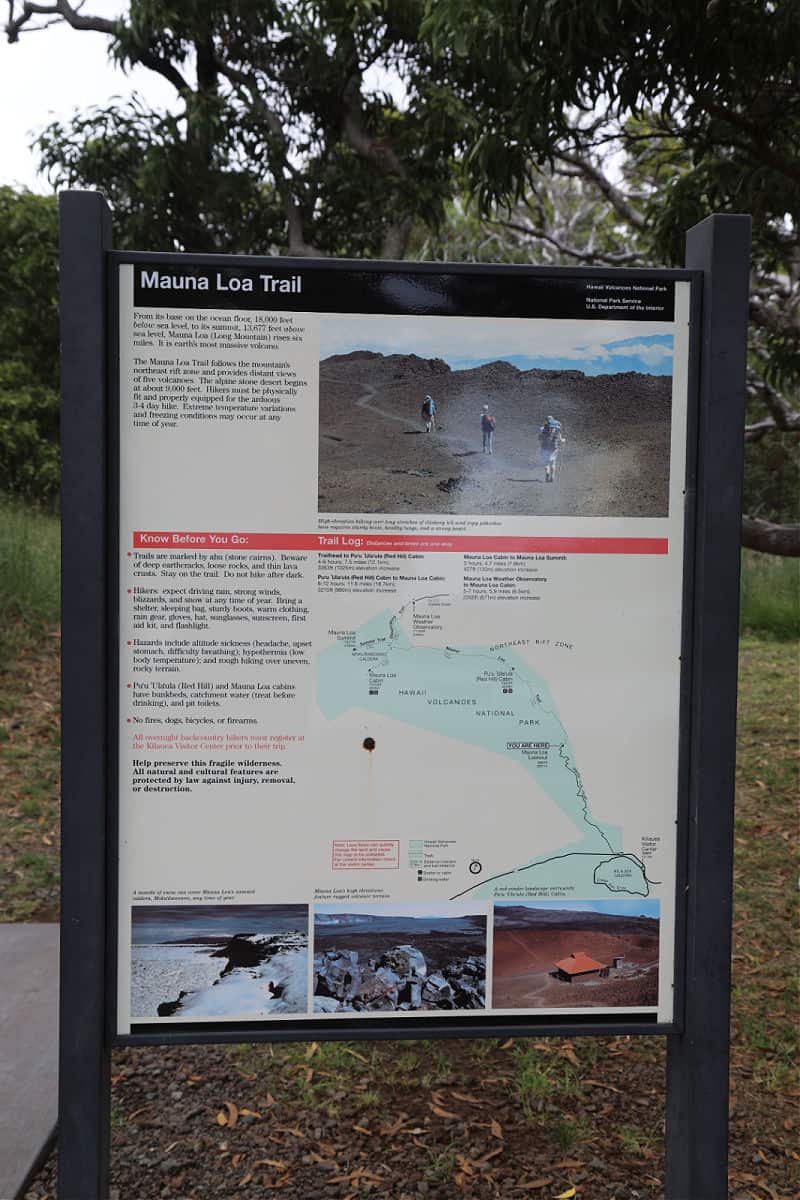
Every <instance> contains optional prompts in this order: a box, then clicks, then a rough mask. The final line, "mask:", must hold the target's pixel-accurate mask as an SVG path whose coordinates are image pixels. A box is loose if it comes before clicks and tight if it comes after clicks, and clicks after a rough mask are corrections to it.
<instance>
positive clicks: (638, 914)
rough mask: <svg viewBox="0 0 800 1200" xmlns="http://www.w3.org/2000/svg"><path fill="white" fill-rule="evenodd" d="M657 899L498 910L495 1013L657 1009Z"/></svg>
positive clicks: (505, 905) (506, 905)
mask: <svg viewBox="0 0 800 1200" xmlns="http://www.w3.org/2000/svg"><path fill="white" fill-rule="evenodd" d="M658 951H659V902H658V901H657V900H643V899H634V900H597V901H579V900H558V901H556V900H554V901H543V900H542V901H527V900H519V901H509V902H502V903H496V904H495V906H494V956H493V981H492V1006H493V1007H494V1008H515V1009H519V1008H525V1009H528V1008H547V1009H558V1008H655V1007H657V1005H658Z"/></svg>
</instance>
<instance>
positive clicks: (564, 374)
mask: <svg viewBox="0 0 800 1200" xmlns="http://www.w3.org/2000/svg"><path fill="white" fill-rule="evenodd" d="M661 328H662V327H661V325H659V326H658V329H659V331H658V332H656V330H655V327H654V326H652V325H651V326H649V327H646V328H644V329H642V326H641V325H637V324H636V323H635V322H622V321H620V322H611V321H609V322H605V321H594V322H582V321H538V322H532V321H527V322H525V321H515V320H511V321H508V322H503V321H498V320H483V319H480V318H467V319H465V318H461V319H459V318H449V317H430V318H425V317H410V318H409V317H405V318H403V317H392V318H386V317H358V318H354V317H344V316H338V317H326V318H324V319H323V322H322V328H321V335H320V336H321V344H320V369H319V497H318V511H319V512H321V513H392V514H397V513H407V514H416V513H434V514H438V513H442V514H445V513H455V514H469V515H483V514H490V515H498V514H501V515H520V516H526V515H540V514H542V515H544V514H548V515H554V516H590V517H591V516H597V517H612V516H613V517H660V516H665V515H667V512H668V501H669V462H670V436H671V414H672V353H673V337H672V334H671V332H670V333H667V332H661V331H660V330H661ZM663 329H664V330H667V329H671V326H668V325H666V324H664V325H663Z"/></svg>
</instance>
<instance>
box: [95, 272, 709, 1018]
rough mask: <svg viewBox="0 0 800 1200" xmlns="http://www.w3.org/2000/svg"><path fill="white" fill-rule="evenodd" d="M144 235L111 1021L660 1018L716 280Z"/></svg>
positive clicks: (130, 390)
mask: <svg viewBox="0 0 800 1200" xmlns="http://www.w3.org/2000/svg"><path fill="white" fill-rule="evenodd" d="M116 264H117V265H116V267H115V270H116V272H118V287H119V418H118V421H119V549H120V567H119V635H120V645H119V714H118V719H119V726H118V727H119V744H118V763H119V776H118V803H119V869H118V931H117V946H118V955H117V970H118V987H117V1032H118V1033H119V1034H122V1035H124V1034H127V1033H130V1032H132V1031H133V1032H136V1031H153V1030H160V1029H161V1028H162V1027H163V1028H176V1027H189V1028H192V1029H195V1028H197V1029H198V1032H200V1031H202V1030H204V1029H205V1030H213V1029H218V1028H220V1027H224V1026H225V1025H226V1024H230V1023H232V1022H233V1023H237V1024H242V1023H252V1027H253V1029H258V1028H262V1027H272V1026H274V1025H275V1024H276V1023H286V1022H290V1023H291V1022H316V1023H317V1025H318V1026H319V1028H320V1030H322V1029H324V1028H326V1027H327V1028H330V1027H332V1026H333V1025H335V1023H337V1022H338V1023H341V1022H345V1023H348V1022H352V1021H353V1019H354V1018H358V1019H359V1025H360V1028H362V1029H363V1021H364V1020H365V1019H368V1020H370V1021H374V1022H376V1023H377V1022H382V1021H383V1022H385V1021H387V1020H393V1021H395V1022H397V1021H409V1022H417V1023H418V1024H419V1027H420V1028H424V1024H425V1021H426V1019H429V1018H431V1017H436V1018H446V1019H448V1020H453V1021H456V1022H458V1021H461V1022H465V1021H467V1020H469V1021H470V1022H472V1023H475V1022H476V1021H479V1020H480V1019H481V1018H491V1020H492V1022H493V1023H495V1024H496V1023H497V1022H498V1021H501V1020H502V1019H504V1018H516V1019H519V1018H526V1019H527V1020H529V1021H531V1022H535V1021H537V1020H546V1019H552V1018H565V1017H573V1018H580V1019H581V1020H591V1019H592V1018H600V1017H602V1018H603V1019H604V1020H605V1021H606V1022H607V1021H608V1018H609V1017H620V1018H622V1017H623V1016H624V1017H625V1018H626V1019H630V1018H637V1019H638V1018H640V1019H641V1020H642V1022H643V1023H645V1024H646V1023H647V1022H649V1021H652V1023H653V1024H655V1023H657V1022H658V1023H664V1022H670V1021H671V1020H672V1016H673V987H674V978H675V971H674V941H675V890H676V887H675V879H676V819H677V813H678V793H679V781H678V751H679V725H680V720H679V718H680V685H681V679H680V665H681V612H682V597H683V561H684V509H685V487H686V461H687V430H688V428H689V411H688V410H689V405H688V392H689V370H688V361H689V332H690V320H689V310H690V283H689V282H688V281H687V280H686V279H685V277H684V279H681V278H680V273H677V272H673V273H667V272H658V273H656V272H631V273H630V274H627V273H623V272H619V271H614V272H613V273H608V274H605V275H604V274H603V273H601V272H597V271H593V272H580V271H559V272H558V273H557V274H552V273H548V272H543V271H532V270H531V271H528V270H524V269H519V270H509V271H504V272H502V273H501V272H499V271H496V270H495V271H490V270H486V269H480V268H475V269H465V268H459V269H454V268H450V267H436V268H430V269H420V268H413V269H412V268H408V269H404V268H403V267H402V266H397V267H390V266H388V265H374V266H371V265H364V264H331V265H330V266H324V265H321V264H316V263H315V264H313V265H308V266H305V265H300V266H297V265H291V266H290V265H288V264H282V263H281V261H280V260H263V262H262V263H260V264H259V263H257V262H254V261H253V260H247V261H246V262H242V260H231V259H220V260H218V262H217V261H216V260H211V259H205V260H201V259H194V258H191V257H188V256H181V257H180V258H177V257H172V258H170V259H165V258H149V257H147V256H144V255H138V256H133V255H128V256H124V255H118V256H116Z"/></svg>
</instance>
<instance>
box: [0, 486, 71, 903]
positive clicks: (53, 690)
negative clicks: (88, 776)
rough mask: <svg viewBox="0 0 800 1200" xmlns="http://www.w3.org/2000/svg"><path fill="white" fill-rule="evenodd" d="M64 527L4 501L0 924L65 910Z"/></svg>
mask: <svg viewBox="0 0 800 1200" xmlns="http://www.w3.org/2000/svg"><path fill="white" fill-rule="evenodd" d="M59 579H60V570H59V522H58V519H57V518H56V517H53V516H49V515H47V514H46V513H41V512H37V511H35V510H31V509H29V508H25V507H23V506H22V505H19V504H16V503H12V502H10V501H8V500H0V919H2V920H11V921H15V920H16V921H21V920H31V919H39V920H42V919H53V918H54V917H55V915H56V913H57V906H58V895H57V893H58V820H59V791H58V789H59V750H60V736H59V725H58V678H59V670H58V667H59V664H58V651H59V641H58V635H57V630H56V628H55V627H56V623H57V621H58V615H59Z"/></svg>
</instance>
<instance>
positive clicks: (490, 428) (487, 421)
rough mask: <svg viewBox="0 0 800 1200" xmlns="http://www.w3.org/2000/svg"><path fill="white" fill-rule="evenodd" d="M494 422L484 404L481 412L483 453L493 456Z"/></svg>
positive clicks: (486, 405)
mask: <svg viewBox="0 0 800 1200" xmlns="http://www.w3.org/2000/svg"><path fill="white" fill-rule="evenodd" d="M495 425H496V421H495V419H494V417H493V416H492V414H491V413H490V412H489V405H488V404H484V406H483V408H482V410H481V433H482V434H483V453H484V454H494V448H493V442H494V429H495Z"/></svg>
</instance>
